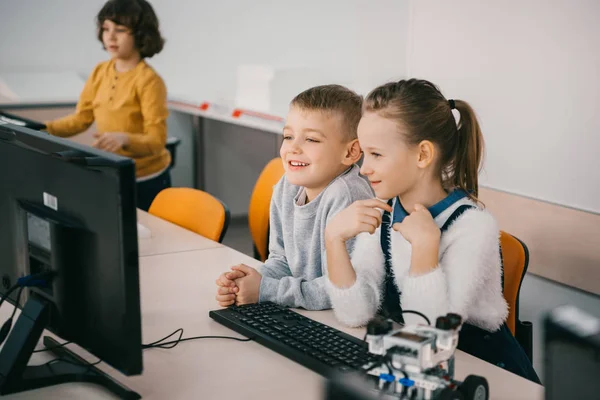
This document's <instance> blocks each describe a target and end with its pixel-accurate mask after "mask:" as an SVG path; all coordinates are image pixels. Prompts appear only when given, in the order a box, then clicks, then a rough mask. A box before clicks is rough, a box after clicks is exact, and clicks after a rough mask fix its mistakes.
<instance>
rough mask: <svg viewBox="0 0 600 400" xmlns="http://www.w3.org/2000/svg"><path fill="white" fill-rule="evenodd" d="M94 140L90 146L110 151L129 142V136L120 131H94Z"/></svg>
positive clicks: (114, 150)
mask: <svg viewBox="0 0 600 400" xmlns="http://www.w3.org/2000/svg"><path fill="white" fill-rule="evenodd" d="M94 137H95V138H96V140H95V141H94V143H93V144H92V146H94V147H96V148H97V149H100V150H104V151H110V152H112V153H114V152H116V151H117V150H120V149H121V148H123V147H125V146H127V145H128V144H129V136H127V134H126V133H121V132H105V133H98V132H96V133H94Z"/></svg>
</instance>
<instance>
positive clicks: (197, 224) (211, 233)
mask: <svg viewBox="0 0 600 400" xmlns="http://www.w3.org/2000/svg"><path fill="white" fill-rule="evenodd" d="M148 212H149V213H150V214H152V215H155V216H157V217H159V218H162V219H164V220H167V221H169V222H172V223H174V224H176V225H179V226H181V227H182V228H185V229H188V230H190V231H192V232H195V233H197V234H199V235H202V236H204V237H206V238H208V239H211V240H214V241H215V242H221V241H222V240H223V237H224V236H225V232H227V227H228V226H229V220H230V214H229V209H228V208H227V206H226V205H225V204H224V203H223V202H222V201H221V200H219V199H217V198H216V197H214V196H212V195H210V194H208V193H206V192H203V191H202V190H198V189H192V188H168V189H164V190H162V191H161V192H160V193H159V194H158V195H157V196H156V197H155V198H154V201H153V202H152V205H151V206H150V209H149V210H148Z"/></svg>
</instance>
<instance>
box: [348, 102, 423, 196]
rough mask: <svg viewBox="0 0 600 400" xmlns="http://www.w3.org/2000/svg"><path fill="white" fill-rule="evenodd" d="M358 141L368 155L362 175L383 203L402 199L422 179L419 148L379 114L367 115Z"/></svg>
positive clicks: (360, 127)
mask: <svg viewBox="0 0 600 400" xmlns="http://www.w3.org/2000/svg"><path fill="white" fill-rule="evenodd" d="M358 141H359V143H360V147H361V148H362V150H363V152H364V158H363V164H362V167H361V169H360V172H361V173H362V174H363V175H365V176H366V177H367V178H368V179H369V182H371V186H372V187H373V190H374V191H375V195H376V196H377V197H378V198H380V199H385V200H387V199H391V198H393V197H396V196H400V197H402V196H403V195H404V194H405V193H407V192H409V191H410V190H412V189H413V188H414V187H415V185H416V184H417V181H418V179H419V177H420V176H421V172H420V170H421V169H420V168H419V152H420V150H419V147H418V146H411V145H409V144H408V143H406V141H405V140H404V138H403V136H402V133H401V132H400V129H399V127H398V125H397V124H396V123H395V122H394V121H392V120H391V119H388V118H384V117H382V116H380V115H379V114H377V113H376V112H366V113H365V114H364V115H363V117H362V119H361V120H360V123H359V124H358Z"/></svg>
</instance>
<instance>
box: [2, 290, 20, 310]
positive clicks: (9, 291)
mask: <svg viewBox="0 0 600 400" xmlns="http://www.w3.org/2000/svg"><path fill="white" fill-rule="evenodd" d="M18 288H19V285H14V286H12V287H11V288H10V289H8V291H7V292H6V293H4V294H3V295H2V298H1V299H0V306H2V303H4V300H6V299H7V298H8V296H10V295H11V294H12V292H14V291H15V290H17V289H18Z"/></svg>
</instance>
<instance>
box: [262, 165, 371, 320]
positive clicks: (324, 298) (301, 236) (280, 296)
mask: <svg viewBox="0 0 600 400" xmlns="http://www.w3.org/2000/svg"><path fill="white" fill-rule="evenodd" d="M363 183H364V181H362V178H359V177H358V174H357V172H356V173H355V174H354V175H353V176H345V177H343V178H342V179H340V180H339V181H338V182H334V184H332V185H331V186H330V187H328V188H327V189H326V190H325V192H326V193H322V194H323V196H321V198H320V199H318V201H315V202H314V204H311V205H310V206H312V207H315V206H317V207H316V212H315V215H314V217H311V218H310V219H306V218H305V219H301V218H298V214H296V219H295V224H294V225H293V228H292V229H291V230H293V231H294V236H293V237H294V240H292V239H290V236H289V235H290V232H289V230H290V229H288V231H286V232H282V227H283V226H284V225H286V226H287V227H289V224H290V222H291V221H290V219H291V218H292V215H289V214H288V213H285V216H286V217H285V218H284V217H283V215H284V214H283V213H281V209H282V207H281V206H282V205H281V204H279V203H278V201H280V199H282V198H284V199H285V196H277V197H274V200H275V201H274V202H273V203H274V204H273V205H272V208H271V236H270V239H269V243H270V245H269V251H270V254H269V259H268V260H267V261H266V262H265V265H264V267H263V269H262V270H261V272H262V273H263V278H262V280H261V285H260V296H259V297H260V298H259V301H261V302H263V301H272V302H275V303H277V304H281V305H285V306H290V307H302V308H305V309H307V310H324V309H329V308H331V300H330V297H329V294H328V291H327V287H326V286H327V279H328V278H327V257H326V254H325V243H324V233H325V227H326V225H327V222H328V221H329V220H330V219H331V218H332V217H333V216H335V215H336V214H337V213H338V212H340V211H341V210H343V209H345V208H346V207H348V206H349V205H350V204H352V203H353V202H354V201H355V200H359V199H366V198H370V197H372V192H371V190H370V188H369V187H368V185H366V184H363ZM274 194H275V193H274ZM311 203H312V202H311ZM286 235H287V238H288V240H287V241H285V240H284V239H282V238H286ZM288 243H289V246H290V247H291V248H289V249H286V248H285V244H288ZM347 246H348V248H349V249H350V248H351V247H352V242H348V244H347ZM286 255H289V256H290V257H292V259H289V257H286ZM288 261H289V262H288Z"/></svg>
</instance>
